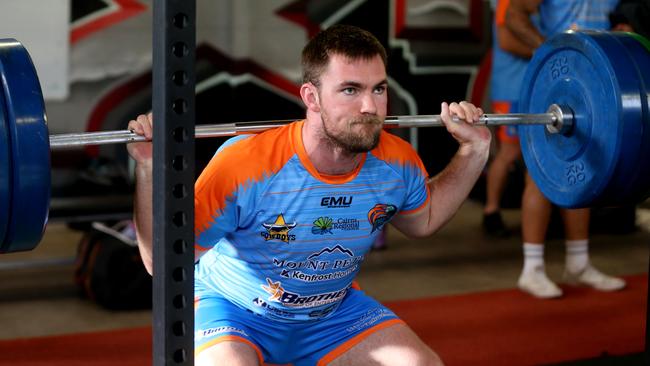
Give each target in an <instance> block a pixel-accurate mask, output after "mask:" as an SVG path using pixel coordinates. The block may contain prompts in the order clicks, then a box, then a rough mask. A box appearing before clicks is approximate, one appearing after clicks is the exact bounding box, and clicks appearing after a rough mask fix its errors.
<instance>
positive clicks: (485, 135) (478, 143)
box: [440, 101, 491, 154]
mask: <svg viewBox="0 0 650 366" xmlns="http://www.w3.org/2000/svg"><path fill="white" fill-rule="evenodd" d="M441 110H442V111H441V113H440V118H441V119H442V121H443V123H444V124H445V127H447V131H449V133H451V135H452V136H453V137H454V138H455V139H456V141H458V143H459V144H460V151H461V153H464V152H466V153H470V154H471V153H477V152H478V153H485V152H487V151H488V150H489V148H490V139H491V134H490V130H489V129H488V128H487V127H484V126H473V124H474V123H475V122H478V120H479V117H481V115H483V110H482V109H481V108H477V107H476V106H474V105H473V104H472V103H469V102H464V101H463V102H460V103H451V104H449V105H448V104H447V103H446V102H443V103H442V105H441ZM453 116H456V117H458V118H460V119H462V120H464V122H463V121H460V122H454V121H453V120H452V117H453Z"/></svg>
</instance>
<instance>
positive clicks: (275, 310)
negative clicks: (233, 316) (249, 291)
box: [253, 297, 296, 318]
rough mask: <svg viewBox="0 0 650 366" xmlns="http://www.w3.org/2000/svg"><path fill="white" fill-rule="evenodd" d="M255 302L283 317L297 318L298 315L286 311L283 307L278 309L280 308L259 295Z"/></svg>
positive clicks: (256, 304) (271, 312)
mask: <svg viewBox="0 0 650 366" xmlns="http://www.w3.org/2000/svg"><path fill="white" fill-rule="evenodd" d="M253 304H254V305H255V306H259V307H261V308H263V309H265V310H266V311H267V312H269V313H270V314H273V315H276V316H279V317H281V318H295V317H296V314H294V313H290V312H288V311H284V310H282V309H278V308H276V307H274V306H271V305H269V303H267V302H266V301H264V300H262V299H260V298H259V297H257V298H255V300H253Z"/></svg>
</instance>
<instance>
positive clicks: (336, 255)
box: [273, 244, 364, 271]
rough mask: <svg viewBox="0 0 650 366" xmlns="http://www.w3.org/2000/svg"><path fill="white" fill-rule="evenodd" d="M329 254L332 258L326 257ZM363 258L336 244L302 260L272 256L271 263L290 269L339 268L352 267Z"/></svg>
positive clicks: (317, 269)
mask: <svg viewBox="0 0 650 366" xmlns="http://www.w3.org/2000/svg"><path fill="white" fill-rule="evenodd" d="M341 254H343V255H344V257H341ZM330 256H331V257H332V258H331V259H328V258H327V257H330ZM363 259H364V256H363V255H359V256H355V255H354V252H353V251H351V250H350V249H347V248H344V247H342V246H340V245H338V244H337V245H335V246H334V247H333V248H330V247H326V248H323V249H321V250H320V251H319V252H317V253H312V254H311V255H310V256H309V257H307V259H306V260H304V261H291V260H286V259H278V258H273V264H274V265H275V266H276V267H281V268H284V269H291V270H312V271H322V270H328V269H339V270H341V269H347V268H351V267H354V266H356V265H358V264H359V263H361V262H363Z"/></svg>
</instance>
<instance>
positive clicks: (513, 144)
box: [483, 0, 533, 237]
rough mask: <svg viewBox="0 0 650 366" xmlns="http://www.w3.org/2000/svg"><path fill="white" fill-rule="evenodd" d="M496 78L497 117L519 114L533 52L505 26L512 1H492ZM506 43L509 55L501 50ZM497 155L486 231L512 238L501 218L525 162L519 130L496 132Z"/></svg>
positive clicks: (509, 128)
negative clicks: (509, 187) (515, 171)
mask: <svg viewBox="0 0 650 366" xmlns="http://www.w3.org/2000/svg"><path fill="white" fill-rule="evenodd" d="M491 3H492V7H493V8H494V10H495V11H494V24H493V28H492V35H493V37H492V38H493V42H492V44H493V46H492V75H491V78H490V96H491V100H492V111H493V112H494V113H516V112H517V100H518V98H519V89H520V87H521V83H522V81H523V78H524V74H525V72H526V67H527V66H528V60H529V59H530V57H531V56H532V54H533V48H532V47H530V46H529V45H527V44H525V43H523V42H522V41H520V40H519V39H518V38H517V37H515V36H514V35H513V34H512V32H511V31H510V30H509V29H508V27H506V25H505V15H506V9H507V8H508V5H509V3H510V0H492V1H491ZM502 43H505V44H506V45H507V47H508V51H506V50H504V49H503V48H502V47H501V44H502ZM496 137H497V138H496V140H497V141H498V147H497V153H496V155H495V156H494V158H493V159H492V161H491V162H490V165H489V167H488V170H487V180H486V200H485V207H484V208H483V229H484V230H485V232H486V233H487V234H489V235H491V236H495V237H508V236H509V235H510V231H509V230H508V229H507V227H506V226H505V224H504V222H503V219H502V217H501V207H500V206H501V198H502V195H503V194H504V189H505V187H506V183H507V178H508V174H509V171H510V169H511V167H512V165H513V164H514V163H515V162H516V161H517V160H519V159H520V158H521V151H520V148H519V137H518V136H517V127H516V126H499V127H498V128H497V130H496Z"/></svg>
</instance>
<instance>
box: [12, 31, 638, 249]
mask: <svg viewBox="0 0 650 366" xmlns="http://www.w3.org/2000/svg"><path fill="white" fill-rule="evenodd" d="M649 72H650V42H649V41H648V40H647V39H645V38H643V37H641V36H638V35H636V34H632V33H607V32H567V33H562V34H560V35H557V36H555V37H553V38H551V39H549V40H548V41H547V42H545V43H544V44H543V45H542V46H541V47H540V48H539V49H538V50H537V51H536V52H535V56H534V57H533V59H532V60H531V62H530V64H529V67H528V70H527V72H526V75H525V77H524V82H523V84H522V92H521V98H520V101H519V105H520V112H522V113H513V114H498V115H495V114H486V115H483V116H482V117H481V118H480V121H479V123H478V124H482V125H488V126H490V125H518V126H519V131H520V137H521V147H522V153H523V156H524V160H525V162H526V166H527V167H528V170H529V172H530V174H531V176H532V178H533V179H534V181H535V182H536V184H537V185H538V186H539V188H540V190H541V191H542V192H543V193H544V195H545V196H546V197H548V198H549V199H550V200H551V201H552V202H553V203H555V204H557V205H559V206H562V207H569V208H573V207H587V206H605V205H618V204H623V203H630V202H638V201H640V200H642V199H645V198H646V197H648V195H649V193H650V166H649V165H648V162H649V161H650V159H649V158H650V121H649V118H650V112H649V101H650V89H648V88H650V75H648V73H649ZM0 82H1V84H2V85H1V87H2V88H1V92H0V240H1V241H0V253H7V252H16V251H24V250H31V249H33V248H35V247H36V245H38V242H39V241H40V240H41V237H42V233H43V230H44V229H45V225H46V223H47V216H48V211H49V199H50V179H51V177H50V174H51V173H50V171H51V168H50V150H51V149H66V148H72V147H76V146H83V145H91V144H92V145H102V144H112V143H130V142H138V141H145V139H144V137H142V136H138V135H136V134H135V133H133V132H131V131H128V130H124V131H107V132H95V133H72V134H62V135H52V136H50V135H49V133H48V129H47V121H46V114H45V108H44V102H43V96H42V92H41V87H40V84H39V81H38V76H37V74H36V70H35V68H34V66H33V64H32V62H31V59H30V56H29V54H28V52H27V51H26V50H25V48H24V47H23V46H22V45H21V44H20V43H19V42H18V41H16V40H13V39H4V40H0ZM292 121H293V120H281V121H256V122H239V123H227V124H219V125H200V126H196V129H195V135H196V137H197V138H203V137H217V136H232V135H238V134H245V133H257V132H261V131H263V130H266V129H269V128H275V127H279V126H282V125H285V124H287V123H290V122H292ZM430 126H442V122H441V120H440V116H438V115H427V116H391V117H387V118H386V121H385V127H386V128H397V127H430ZM186 133H187V132H186V131H185V130H184V129H183V127H179V128H178V129H177V130H175V132H174V134H175V136H173V137H174V138H177V139H179V140H182V139H184V136H185V134H186Z"/></svg>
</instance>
